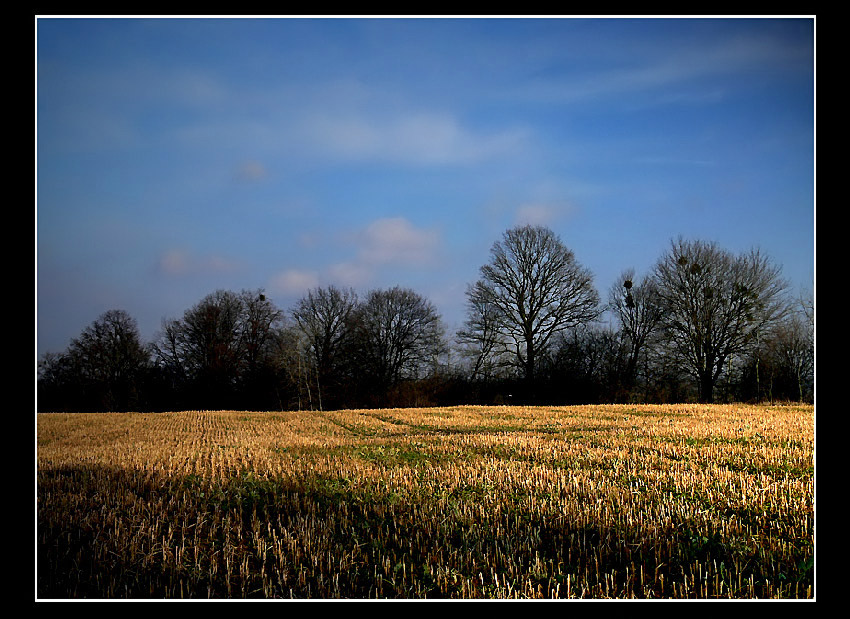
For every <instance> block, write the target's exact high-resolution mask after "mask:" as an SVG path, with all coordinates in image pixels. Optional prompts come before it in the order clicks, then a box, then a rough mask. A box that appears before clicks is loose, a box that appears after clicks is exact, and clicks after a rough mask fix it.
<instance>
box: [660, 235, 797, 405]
mask: <svg viewBox="0 0 850 619" xmlns="http://www.w3.org/2000/svg"><path fill="white" fill-rule="evenodd" d="M779 275H780V269H779V268H778V267H776V266H774V265H773V264H772V263H771V262H770V260H769V259H768V258H766V257H765V256H762V255H761V253H760V252H759V251H758V250H752V251H750V252H748V253H743V254H741V255H740V256H735V255H733V254H732V253H730V252H728V251H725V250H722V249H720V248H718V247H717V245H716V244H714V243H708V242H704V241H686V240H683V239H681V238H679V239H678V240H676V241H674V242H673V243H672V246H671V249H670V251H669V252H667V253H666V254H665V255H664V256H663V257H662V258H661V260H660V261H659V262H658V263H657V265H656V267H655V272H654V275H653V278H654V280H655V285H656V286H657V290H658V294H659V299H660V303H661V306H662V309H663V312H664V327H665V329H666V335H667V337H668V338H669V342H670V344H671V345H672V346H673V349H674V351H675V352H676V353H677V354H678V355H679V356H680V358H681V359H682V360H683V362H684V363H685V365H686V367H687V368H688V369H689V371H690V372H691V374H692V375H693V376H694V377H695V378H696V379H697V381H698V384H699V398H700V401H703V402H711V401H712V400H713V396H714V393H713V392H714V386H715V384H716V383H717V380H718V378H719V377H720V375H721V373H722V372H723V370H724V368H725V364H726V362H727V361H728V359H729V358H730V356H731V355H733V354H738V353H741V352H743V351H744V350H746V349H747V348H748V347H750V346H752V345H753V344H754V343H755V340H756V338H757V336H758V335H759V334H760V333H762V332H764V331H765V329H767V328H768V327H769V326H770V325H772V324H774V323H775V322H776V321H778V320H780V319H782V318H783V317H784V316H785V315H786V313H787V312H788V308H789V305H788V301H787V299H786V296H785V294H784V291H785V288H786V284H785V282H784V281H783V280H782V279H780V277H779Z"/></svg>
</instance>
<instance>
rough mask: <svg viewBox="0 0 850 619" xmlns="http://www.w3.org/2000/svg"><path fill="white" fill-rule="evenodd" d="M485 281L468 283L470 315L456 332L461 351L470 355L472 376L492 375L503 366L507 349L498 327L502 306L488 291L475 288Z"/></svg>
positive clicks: (468, 311) (468, 314)
mask: <svg viewBox="0 0 850 619" xmlns="http://www.w3.org/2000/svg"><path fill="white" fill-rule="evenodd" d="M479 286H483V283H482V282H477V283H476V284H470V285H469V286H467V291H466V297H467V319H466V321H465V322H464V325H463V328H462V329H460V330H459V331H458V332H457V333H456V335H455V338H456V341H457V343H458V344H459V345H460V350H461V354H462V355H464V356H465V357H467V358H469V359H471V362H472V369H471V371H470V378H471V380H473V381H474V380H476V379H479V378H483V379H484V380H487V379H490V378H492V377H493V374H494V373H495V371H496V370H497V369H498V368H499V367H501V366H502V363H501V359H503V358H504V357H505V353H506V352H507V351H508V346H507V341H506V340H505V338H504V336H503V335H502V332H501V330H500V329H499V320H498V317H499V310H498V308H497V307H496V306H495V305H493V303H491V302H490V301H489V300H488V297H489V295H488V294H487V293H486V291H479V290H476V288H477V287H479Z"/></svg>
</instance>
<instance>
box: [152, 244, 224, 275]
mask: <svg viewBox="0 0 850 619" xmlns="http://www.w3.org/2000/svg"><path fill="white" fill-rule="evenodd" d="M157 267H158V270H159V272H160V273H163V274H165V275H168V276H172V277H182V276H186V275H207V274H221V273H233V272H235V271H236V270H237V269H238V268H239V267H238V264H237V263H236V262H234V261H233V260H230V259H228V258H225V257H223V256H216V255H212V254H210V255H206V256H199V255H195V254H193V253H191V252H189V251H188V250H185V249H170V250H168V251H166V252H164V253H163V254H162V255H161V256H160V257H159V261H158V262H157Z"/></svg>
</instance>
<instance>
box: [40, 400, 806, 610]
mask: <svg viewBox="0 0 850 619" xmlns="http://www.w3.org/2000/svg"><path fill="white" fill-rule="evenodd" d="M37 464H38V471H37V495H38V496H37V512H38V517H37V525H38V529H37V542H38V554H37V581H38V582H37V594H38V596H39V597H40V598H125V597H131V598H243V597H245V598H411V599H413V598H417V599H418V598H444V599H449V598H470V599H471V598H702V599H711V598H812V597H813V596H814V508H813V504H814V412H813V408H812V407H811V406H742V405H732V406H721V405H717V406H706V405H675V406H674V405H670V406H625V405H623V406H619V405H618V406H613V405H612V406H571V407H518V406H515V407H451V408H422V409H381V410H346V411H332V412H327V411H325V412H318V411H300V412H235V411H190V412H173V413H158V414H143V413H112V414H91V415H89V414H58V413H56V414H39V415H38V419H37Z"/></svg>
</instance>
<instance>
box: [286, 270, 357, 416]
mask: <svg viewBox="0 0 850 619" xmlns="http://www.w3.org/2000/svg"><path fill="white" fill-rule="evenodd" d="M356 307H357V294H356V293H355V292H354V291H353V290H351V289H348V290H342V289H339V288H336V287H335V286H329V287H327V288H316V289H314V290H309V291H308V292H307V295H306V296H305V297H303V298H301V299H300V300H299V301H298V303H297V304H296V305H295V308H294V309H293V310H292V317H293V318H294V319H295V322H296V324H297V325H298V329H299V331H300V332H301V334H302V335H303V339H304V341H305V343H306V346H307V352H308V354H309V355H310V358H311V365H312V368H313V374H314V376H315V381H316V391H317V395H318V397H319V400H320V401H321V396H322V390H324V391H325V399H326V400H328V397H329V394H330V397H333V390H334V389H335V388H337V387H338V386H339V382H340V379H341V376H340V371H341V365H342V359H341V357H342V355H343V354H344V348H345V345H346V341H347V339H348V338H349V336H350V329H349V327H350V319H351V315H352V312H354V309H355V308H356ZM320 408H321V406H320Z"/></svg>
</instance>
